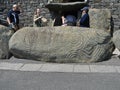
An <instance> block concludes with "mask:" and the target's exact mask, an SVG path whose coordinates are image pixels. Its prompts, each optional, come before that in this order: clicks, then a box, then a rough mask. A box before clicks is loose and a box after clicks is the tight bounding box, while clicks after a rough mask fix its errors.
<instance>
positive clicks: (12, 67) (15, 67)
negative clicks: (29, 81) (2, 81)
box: [0, 62, 23, 70]
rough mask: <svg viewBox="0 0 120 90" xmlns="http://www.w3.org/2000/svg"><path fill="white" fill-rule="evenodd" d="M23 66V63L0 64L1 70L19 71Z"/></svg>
mask: <svg viewBox="0 0 120 90" xmlns="http://www.w3.org/2000/svg"><path fill="white" fill-rule="evenodd" d="M22 66H23V64H22V63H7V62H1V63H0V69H10V70H18V69H19V68H20V67H22Z"/></svg>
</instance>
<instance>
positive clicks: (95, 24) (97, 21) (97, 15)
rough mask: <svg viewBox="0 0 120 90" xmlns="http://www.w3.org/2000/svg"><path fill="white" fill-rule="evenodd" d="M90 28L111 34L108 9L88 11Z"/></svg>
mask: <svg viewBox="0 0 120 90" xmlns="http://www.w3.org/2000/svg"><path fill="white" fill-rule="evenodd" d="M89 16H90V27H91V28H95V29H102V30H105V31H108V32H109V33H113V30H112V25H111V23H112V21H111V12H110V10H109V9H90V10H89Z"/></svg>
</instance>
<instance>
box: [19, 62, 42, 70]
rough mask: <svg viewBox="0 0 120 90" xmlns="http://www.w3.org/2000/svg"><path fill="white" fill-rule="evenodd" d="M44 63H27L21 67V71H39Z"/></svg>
mask: <svg viewBox="0 0 120 90" xmlns="http://www.w3.org/2000/svg"><path fill="white" fill-rule="evenodd" d="M42 65H43V64H25V65H24V66H23V67H21V68H20V70H21V71H38V70H39V69H40V68H41V67H42Z"/></svg>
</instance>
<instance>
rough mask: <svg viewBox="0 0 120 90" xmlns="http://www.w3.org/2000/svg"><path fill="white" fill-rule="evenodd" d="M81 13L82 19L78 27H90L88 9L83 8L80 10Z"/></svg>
mask: <svg viewBox="0 0 120 90" xmlns="http://www.w3.org/2000/svg"><path fill="white" fill-rule="evenodd" d="M81 11H82V17H81V19H80V27H87V28H89V27H90V22H89V21H90V20H89V14H88V11H89V10H88V7H84V8H83V9H81Z"/></svg>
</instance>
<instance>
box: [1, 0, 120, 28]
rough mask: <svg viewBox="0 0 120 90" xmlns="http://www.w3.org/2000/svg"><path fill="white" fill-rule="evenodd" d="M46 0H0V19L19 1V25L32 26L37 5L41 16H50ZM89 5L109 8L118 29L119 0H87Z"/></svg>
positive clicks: (119, 16)
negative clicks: (40, 10)
mask: <svg viewBox="0 0 120 90" xmlns="http://www.w3.org/2000/svg"><path fill="white" fill-rule="evenodd" d="M49 1H55V0H49ZM47 2H48V0H0V19H2V18H6V14H7V12H8V10H9V9H10V8H11V7H12V5H13V4H15V3H20V4H21V7H22V9H23V12H22V13H21V15H20V26H21V27H24V26H32V22H33V14H34V11H35V9H36V8H37V7H38V8H41V9H42V12H41V13H42V15H43V16H45V17H46V18H48V19H49V18H50V17H51V16H50V13H49V10H48V9H46V8H45V7H44V6H45V4H46V3H47ZM89 5H90V7H92V8H99V9H102V8H103V9H105V8H108V9H110V10H111V13H112V17H113V21H114V30H118V29H120V0H89Z"/></svg>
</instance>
